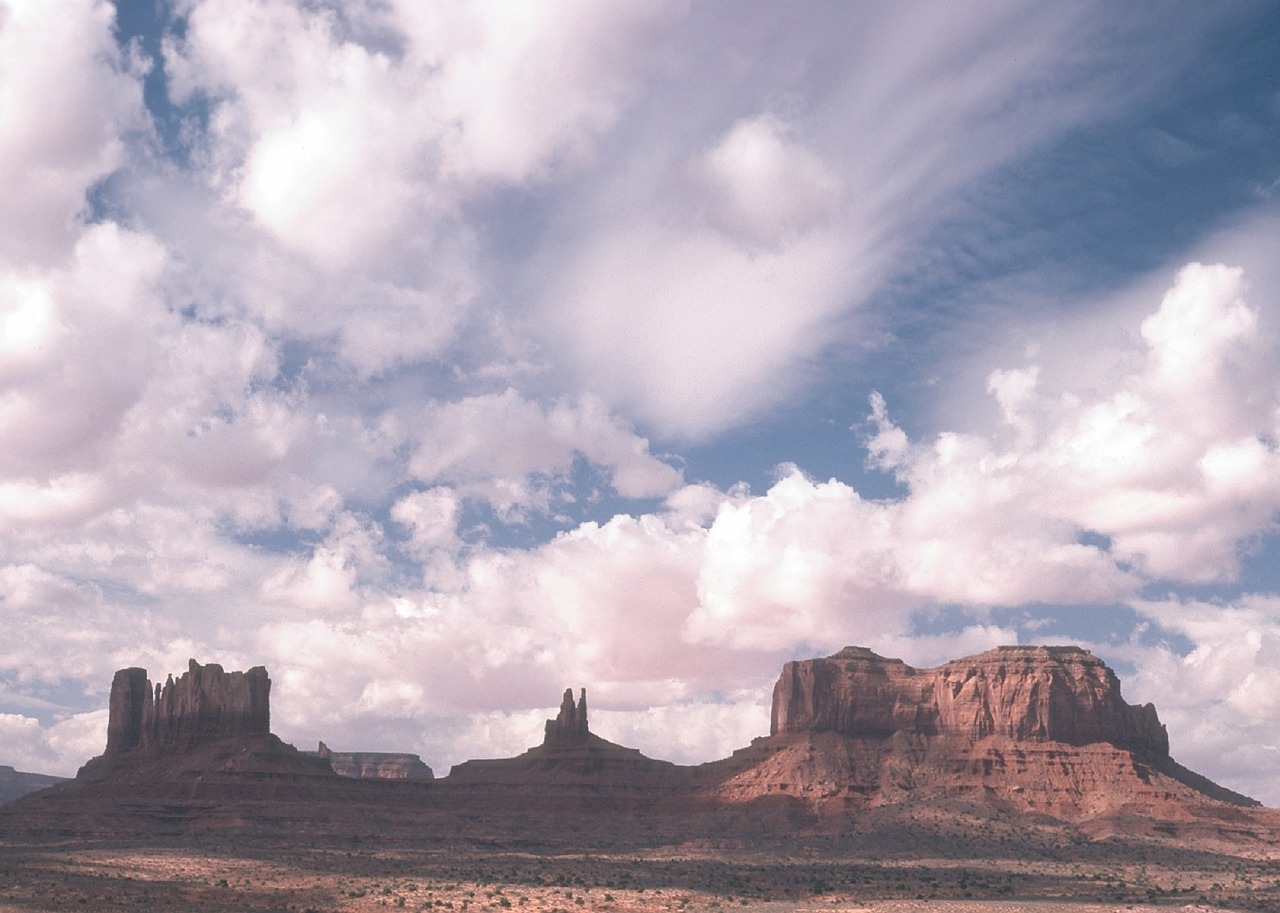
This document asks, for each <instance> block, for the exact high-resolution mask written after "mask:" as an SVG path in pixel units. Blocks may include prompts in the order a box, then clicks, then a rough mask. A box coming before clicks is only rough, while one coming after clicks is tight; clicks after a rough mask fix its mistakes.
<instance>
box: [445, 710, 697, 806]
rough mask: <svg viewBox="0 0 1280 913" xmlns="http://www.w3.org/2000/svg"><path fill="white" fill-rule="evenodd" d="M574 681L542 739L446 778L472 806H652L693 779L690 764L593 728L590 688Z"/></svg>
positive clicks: (468, 764)
mask: <svg viewBox="0 0 1280 913" xmlns="http://www.w3.org/2000/svg"><path fill="white" fill-rule="evenodd" d="M579 694H580V696H579V698H578V700H577V701H576V702H575V701H574V699H573V689H572V688H566V689H565V692H564V698H563V700H562V701H561V702H560V711H559V713H558V714H557V715H556V717H555V719H551V720H547V722H546V729H545V735H544V737H543V741H542V744H541V745H537V746H535V747H533V748H530V749H529V750H528V751H526V752H525V753H524V754H521V755H517V756H516V757H514V758H494V759H481V760H472V761H464V762H463V763H461V764H456V765H454V767H453V768H452V769H451V770H450V771H449V776H447V777H445V778H444V779H443V780H440V781H438V782H439V783H440V784H441V786H442V787H443V793H444V795H446V796H448V797H450V798H451V799H452V800H453V801H458V802H461V803H462V804H463V805H464V806H466V807H469V808H472V809H477V810H478V809H502V810H504V811H506V812H508V813H509V812H511V811H512V810H515V809H523V810H531V809H536V810H540V811H545V810H547V809H554V810H559V811H565V810H577V811H584V810H588V809H593V810H597V811H605V810H614V811H618V810H623V809H636V808H647V807H651V806H653V805H654V804H655V803H660V802H662V801H667V800H670V799H671V798H672V797H673V796H675V795H677V794H681V793H682V791H684V790H686V789H687V788H688V786H689V783H690V779H689V777H688V776H687V775H688V772H689V768H681V767H678V766H677V765H675V764H672V763H671V762H670V761H658V760H654V759H653V758H648V757H645V756H644V755H643V754H641V753H640V752H639V751H637V750H636V749H634V748H626V747H624V746H622V745H618V744H616V743H614V742H610V741H609V740H608V739H602V738H601V737H600V736H598V735H596V734H595V733H593V732H591V731H590V728H589V726H588V722H587V691H586V689H585V688H583V689H582V690H581V692H580V693H579Z"/></svg>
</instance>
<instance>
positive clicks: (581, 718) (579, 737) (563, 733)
mask: <svg viewBox="0 0 1280 913" xmlns="http://www.w3.org/2000/svg"><path fill="white" fill-rule="evenodd" d="M589 732H590V730H589V728H588V727H587V689H586V688H583V689H582V697H581V698H580V699H579V700H578V703H577V704H574V702H573V689H572V688H565V689H564V699H563V700H562V701H561V702H560V713H559V714H558V715H557V716H556V718H555V719H554V720H547V729H546V735H545V736H544V737H543V740H542V744H543V745H548V746H550V745H571V744H574V743H576V742H582V741H583V740H585V739H586V737H587V734H588V733H589Z"/></svg>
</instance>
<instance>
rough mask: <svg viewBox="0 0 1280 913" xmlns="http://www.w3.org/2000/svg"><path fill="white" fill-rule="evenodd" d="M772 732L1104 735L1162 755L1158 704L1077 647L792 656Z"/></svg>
mask: <svg viewBox="0 0 1280 913" xmlns="http://www.w3.org/2000/svg"><path fill="white" fill-rule="evenodd" d="M771 732H772V733H773V734H775V735H776V734H778V733H785V732H837V733H840V734H843V735H847V736H852V737H855V738H876V739H883V738H887V737H889V736H891V735H893V734H894V733H897V732H904V733H912V734H919V735H923V736H949V737H961V738H967V739H973V740H977V739H982V738H986V737H988V736H998V737H1003V738H1006V739H1010V740H1012V741H1029V742H1063V743H1066V744H1070V745H1088V744H1093V743H1097V742H1107V743H1110V744H1112V745H1116V746H1120V747H1124V748H1127V749H1130V750H1132V751H1134V752H1137V753H1139V754H1142V755H1143V756H1146V757H1151V758H1164V757H1167V756H1168V754H1169V737H1168V734H1167V733H1166V731H1165V728H1164V726H1163V725H1161V723H1160V719H1159V717H1158V716H1157V714H1156V710H1155V707H1153V706H1152V705H1150V704H1146V705H1144V706H1141V707H1139V706H1134V705H1132V704H1128V703H1125V701H1124V699H1123V698H1122V697H1121V696H1120V682H1119V680H1118V679H1117V678H1116V675H1115V673H1114V672H1112V671H1111V669H1109V668H1108V667H1107V665H1106V664H1105V663H1103V662H1102V660H1100V659H1098V658H1097V657H1096V656H1094V655H1093V654H1092V653H1090V652H1089V651H1087V650H1083V649H1081V648H1079V647H1044V646H1037V647H1025V646H1014V647H998V648H996V649H994V650H988V651H987V652H985V653H981V654H979V655H977V656H971V657H967V658H965V659H959V660H954V661H952V662H949V663H944V664H943V665H941V666H937V667H935V668H932V669H914V668H912V667H911V666H908V665H907V664H906V663H904V662H902V660H899V659H887V658H885V657H883V656H879V655H877V654H875V653H873V652H872V651H870V650H868V649H866V648H863V647H846V648H845V649H844V650H841V651H840V652H839V653H836V654H835V655H833V656H828V657H826V658H825V659H810V660H800V661H793V662H789V663H787V664H786V665H785V666H784V667H783V670H782V676H781V678H779V680H778V683H777V685H776V686H775V687H774V691H773V713H772V721H771Z"/></svg>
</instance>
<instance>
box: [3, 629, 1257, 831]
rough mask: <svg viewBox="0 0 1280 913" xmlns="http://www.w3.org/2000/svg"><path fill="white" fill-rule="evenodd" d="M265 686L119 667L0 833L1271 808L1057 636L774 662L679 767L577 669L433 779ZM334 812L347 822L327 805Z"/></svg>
mask: <svg viewBox="0 0 1280 913" xmlns="http://www.w3.org/2000/svg"><path fill="white" fill-rule="evenodd" d="M269 694H270V679H269V678H268V676H267V672H266V670H265V669H263V668H261V667H257V668H254V669H250V670H248V671H247V672H230V673H228V672H225V671H223V669H222V668H221V667H220V666H218V665H214V664H210V665H205V666H202V665H200V664H198V663H196V662H195V661H194V660H193V661H192V662H191V664H190V667H189V669H188V671H187V672H186V673H185V674H184V675H182V676H181V677H180V678H179V679H177V680H174V679H172V677H170V679H169V680H168V681H167V682H166V683H165V684H164V685H162V686H154V685H152V684H151V682H150V681H149V680H148V679H147V676H146V672H145V671H144V670H141V669H124V670H121V671H120V672H118V673H117V674H116V676H115V679H114V681H113V683H112V690H111V698H110V715H109V724H108V737H107V746H106V750H105V751H104V753H103V754H102V755H101V756H99V757H97V758H95V759H93V760H91V761H90V762H88V763H87V764H85V766H84V767H83V768H81V770H80V772H79V774H78V775H77V777H76V778H75V779H74V780H71V781H66V782H63V783H60V784H57V785H55V786H53V787H51V788H49V789H45V790H43V791H41V792H38V793H34V794H32V795H29V796H26V797H24V798H22V799H19V800H18V801H16V802H14V803H11V804H9V805H6V806H4V807H3V808H0V833H4V832H10V831H13V830H14V829H15V828H16V829H17V830H22V829H24V828H26V829H28V830H30V829H36V830H38V829H40V828H41V827H44V828H46V830H48V831H50V832H53V831H56V832H59V833H62V832H68V831H71V832H74V831H76V830H84V829H97V832H101V831H102V829H103V828H104V827H105V828H107V829H108V830H110V828H111V825H110V822H108V823H106V824H104V816H105V818H111V817H112V816H115V817H116V819H118V820H117V824H119V827H120V828H123V829H125V830H127V829H128V828H129V827H135V828H139V827H140V828H145V827H152V826H160V824H162V825H163V826H164V827H170V828H177V829H178V830H182V829H183V828H187V829H189V828H193V827H201V828H214V827H221V828H230V829H233V830H234V829H235V828H246V827H250V826H251V823H252V822H256V824H252V826H257V827H273V826H279V825H280V822H281V821H282V820H285V819H287V820H288V826H289V827H291V828H304V827H314V828H317V829H328V830H330V831H332V830H334V829H335V828H336V829H341V827H343V826H348V825H349V826H350V827H357V826H359V827H375V828H376V829H377V830H378V831H379V832H381V833H393V832H396V831H397V828H398V829H399V832H401V833H413V834H418V835H421V834H422V833H425V832H428V831H432V832H434V831H441V832H446V831H447V832H449V833H454V834H457V833H464V832H465V833H472V834H481V833H485V834H488V833H491V832H492V831H493V830H494V829H495V828H506V829H508V830H509V829H512V828H515V829H517V830H518V829H519V828H520V827H521V826H524V825H523V824H522V822H523V823H524V824H527V825H528V826H529V827H534V826H535V822H542V823H543V824H545V821H546V816H547V815H555V816H558V818H557V821H558V822H559V823H558V824H557V825H556V826H557V827H560V828H562V829H564V830H565V831H566V832H572V831H574V830H575V829H577V830H584V829H585V830H589V829H590V828H592V827H596V828H599V827H601V826H605V824H606V823H607V826H608V827H611V828H613V829H615V831H617V832H619V833H621V832H623V831H628V829H630V830H636V829H640V830H643V829H645V828H648V829H649V831H650V832H656V831H655V829H656V830H658V831H662V832H663V833H682V834H687V835H697V834H699V833H702V834H712V833H715V834H725V833H728V832H732V831H734V830H738V831H740V832H744V833H745V832H748V831H750V832H753V833H758V832H760V831H761V830H762V829H763V830H764V831H775V832H778V833H784V832H797V831H805V830H807V829H814V828H818V829H821V828H824V827H826V828H830V827H833V826H841V825H840V824H839V823H840V822H841V821H845V822H847V821H850V820H854V819H857V820H869V817H870V816H873V815H874V814H882V813H884V812H885V811H886V810H888V811H890V812H892V811H893V810H896V809H907V808H909V809H920V808H932V809H947V810H949V811H948V812H947V813H948V814H956V813H957V811H956V810H957V809H963V810H965V811H964V814H966V815H979V816H983V815H985V816H1005V817H1007V816H1010V815H1012V816H1024V817H1025V816H1034V817H1038V818H1041V819H1045V820H1057V821H1060V822H1073V823H1074V824H1073V826H1080V827H1081V828H1082V831H1083V832H1085V833H1088V834H1090V835H1093V836H1099V835H1105V834H1107V833H1112V832H1116V831H1118V830H1127V831H1128V832H1132V831H1133V829H1134V825H1133V822H1135V821H1137V822H1141V828H1145V829H1148V830H1152V829H1154V830H1155V831H1159V832H1160V833H1166V834H1175V833H1187V834H1198V835H1201V836H1203V835H1204V834H1205V833H1206V832H1211V833H1212V834H1214V835H1216V836H1217V837H1218V838H1221V839H1225V840H1228V841H1229V840H1233V839H1240V840H1263V841H1271V842H1274V840H1275V839H1276V838H1277V836H1280V815H1278V814H1277V813H1276V812H1275V811H1274V810H1270V809H1262V808H1260V807H1259V806H1258V803H1256V802H1255V801H1254V800H1252V799H1249V798H1247V797H1245V796H1242V795H1239V794H1237V793H1234V792H1232V791H1230V790H1227V789H1225V788H1223V787H1221V786H1218V785H1217V784H1215V783H1212V782H1211V781H1209V780H1208V779H1206V778H1205V777H1202V776H1200V775H1198V774H1196V773H1193V772H1192V771H1189V770H1187V769H1186V768H1184V767H1182V766H1181V765H1179V764H1178V763H1177V762H1176V761H1174V760H1173V758H1172V757H1171V756H1170V753H1169V739H1168V735H1167V733H1166V731H1165V727H1164V726H1163V725H1161V723H1160V720H1159V717H1158V715H1157V713H1156V710H1155V708H1154V707H1153V706H1151V705H1150V704H1147V705H1145V706H1140V707H1139V706H1134V705H1131V704H1128V703H1126V702H1125V701H1124V700H1123V698H1122V697H1121V693H1120V683H1119V681H1118V679H1117V678H1116V676H1115V674H1114V673H1113V672H1112V671H1111V669H1109V668H1108V667H1107V666H1106V665H1105V664H1104V663H1103V662H1102V661H1101V660H1100V659H1098V658H1097V657H1095V656H1094V655H1093V654H1091V653H1089V652H1088V651H1085V650H1082V649H1079V648H1077V647H1030V646H1016V647H1000V648H997V649H995V650H990V651H987V652H985V653H982V654H980V655H977V656H972V657H967V658H964V659H959V660H954V661H952V662H948V663H945V664H943V665H941V666H938V667H935V668H931V669H915V668H912V667H911V666H908V665H907V664H905V663H903V662H902V661H901V660H896V659H886V658H885V657H881V656H878V655H877V654H875V653H873V652H871V651H870V650H867V649H865V648H860V647H848V648H845V649H844V650H842V651H840V652H839V653H837V654H835V655H833V656H829V657H826V658H824V659H810V660H801V661H795V662H789V663H787V664H786V665H785V666H784V668H783V670H782V674H781V676H780V678H779V680H778V682H777V685H776V686H775V688H774V692H773V707H772V716H771V726H770V734H769V735H767V736H762V737H760V738H758V739H756V740H754V741H753V742H752V744H751V745H750V746H747V747H745V748H742V749H740V750H738V751H736V752H734V753H733V755H732V756H731V757H729V758H725V759H723V760H720V761H714V762H710V763H707V764H701V765H697V766H680V765H676V764H672V763H670V762H667V761H661V760H655V759H652V758H648V757H646V756H644V755H643V754H641V753H640V752H639V751H637V750H635V749H631V748H626V747H623V746H621V745H617V744H615V743H613V742H610V741H608V740H606V739H604V738H601V737H600V736H598V735H596V734H595V733H593V732H591V731H590V727H589V722H588V714H587V700H586V691H585V689H584V690H582V691H581V692H580V697H579V698H578V700H576V701H575V699H574V695H573V692H572V691H571V690H569V691H566V692H565V694H564V698H563V701H562V703H561V707H560V712H559V714H558V716H557V717H556V718H555V719H553V720H549V721H548V722H547V726H546V733H545V738H544V740H543V743H542V744H541V745H538V746H536V747H534V748H531V749H529V750H528V751H526V752H525V753H524V754H522V755H519V756H518V757H514V758H502V759H493V760H474V761H467V762H465V763H462V764H459V765H457V766H455V767H454V768H453V769H452V770H451V771H450V773H449V775H448V776H447V777H443V778H438V779H431V777H430V769H429V768H427V767H426V765H421V767H420V768H419V767H418V766H417V765H419V764H421V760H420V759H419V758H417V756H416V755H404V754H383V753H335V752H330V751H328V750H327V748H325V747H324V746H323V743H322V746H321V751H319V752H300V751H297V750H296V749H295V748H293V746H290V745H287V744H285V743H284V742H282V741H281V740H280V739H278V738H277V737H276V736H274V735H272V734H271V733H270V712H269ZM415 762H416V763H415ZM338 771H341V772H342V773H344V774H346V775H345V776H339V774H338ZM424 771H425V773H424ZM411 773H413V774H416V775H411ZM148 803H150V804H148ZM272 803H274V804H272ZM357 808H358V809H360V811H359V814H358V815H356V813H355V812H353V811H352V810H353V809H357ZM285 809H287V812H286V811H285ZM912 813H913V814H914V812H912ZM344 815H346V816H347V819H350V818H351V817H352V816H353V815H355V817H356V818H358V819H359V820H358V822H357V823H355V824H352V823H351V822H350V820H348V825H343V824H341V821H342V820H343V816H344ZM129 816H132V817H130V818H129V821H130V822H131V823H129V824H127V825H126V824H123V823H120V822H122V821H123V820H124V818H126V817H129ZM539 816H542V817H541V818H540V817H539ZM41 822H43V823H41ZM157 822H160V824H157ZM566 822H569V823H566ZM1126 822H1127V823H1126ZM537 826H542V825H541V824H539V825H537ZM1141 828H1140V829H1141ZM424 829H425V830H424ZM585 830H584V832H585Z"/></svg>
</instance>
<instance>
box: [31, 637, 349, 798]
mask: <svg viewBox="0 0 1280 913" xmlns="http://www.w3.org/2000/svg"><path fill="white" fill-rule="evenodd" d="M270 694H271V679H270V678H269V677H268V676H267V670H266V669H264V668H263V667H261V666H256V667H254V668H252V669H249V670H248V671H246V672H226V671H224V670H223V668H222V667H221V666H219V665H217V664H216V663H210V664H209V665H206V666H202V665H200V664H199V663H197V662H196V661H195V660H194V659H193V660H191V662H190V663H189V664H188V667H187V671H186V672H185V673H184V674H183V675H182V676H180V677H179V678H178V679H176V680H175V679H174V678H173V676H172V675H170V676H169V677H168V679H167V680H166V681H165V682H164V684H163V685H152V683H151V681H150V680H149V679H148V678H147V671H146V670H145V669H138V668H131V669H121V670H120V671H118V672H117V673H116V674H115V678H114V679H113V680H112V682H111V698H110V704H109V711H108V719H107V746H106V749H105V750H104V751H103V753H102V754H101V755H99V756H98V757H96V758H92V759H91V760H89V761H88V762H87V763H85V765H84V766H83V767H81V768H80V770H79V772H78V773H77V774H76V778H75V779H74V780H72V781H70V782H68V783H65V784H61V785H60V786H59V787H57V788H56V789H57V790H59V791H61V793H62V794H63V795H68V796H78V797H81V798H84V799H87V798H89V797H94V796H96V797H99V798H102V797H109V796H112V795H115V796H122V795H132V796H135V797H148V798H152V799H159V798H162V797H168V798H179V797H181V798H184V799H187V798H194V797H197V796H220V795H228V794H234V795H237V796H240V797H242V798H248V797H250V796H255V795H256V796H259V797H264V798H282V797H284V796H286V795H291V794H292V795H298V794H305V793H307V792H308V791H312V790H316V789H324V788H326V787H324V786H323V785H319V786H318V785H317V783H318V781H323V780H337V779H338V778H337V777H336V776H334V773H333V770H332V769H331V768H330V766H329V763H328V762H327V761H324V760H322V759H320V758H316V757H308V756H307V755H304V754H303V753H302V752H300V751H298V750H297V749H296V748H294V747H293V746H292V745H289V744H286V743H285V742H282V741H281V740H280V739H279V738H277V737H276V736H274V735H272V734H271V728H270V727H271V708H270Z"/></svg>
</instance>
